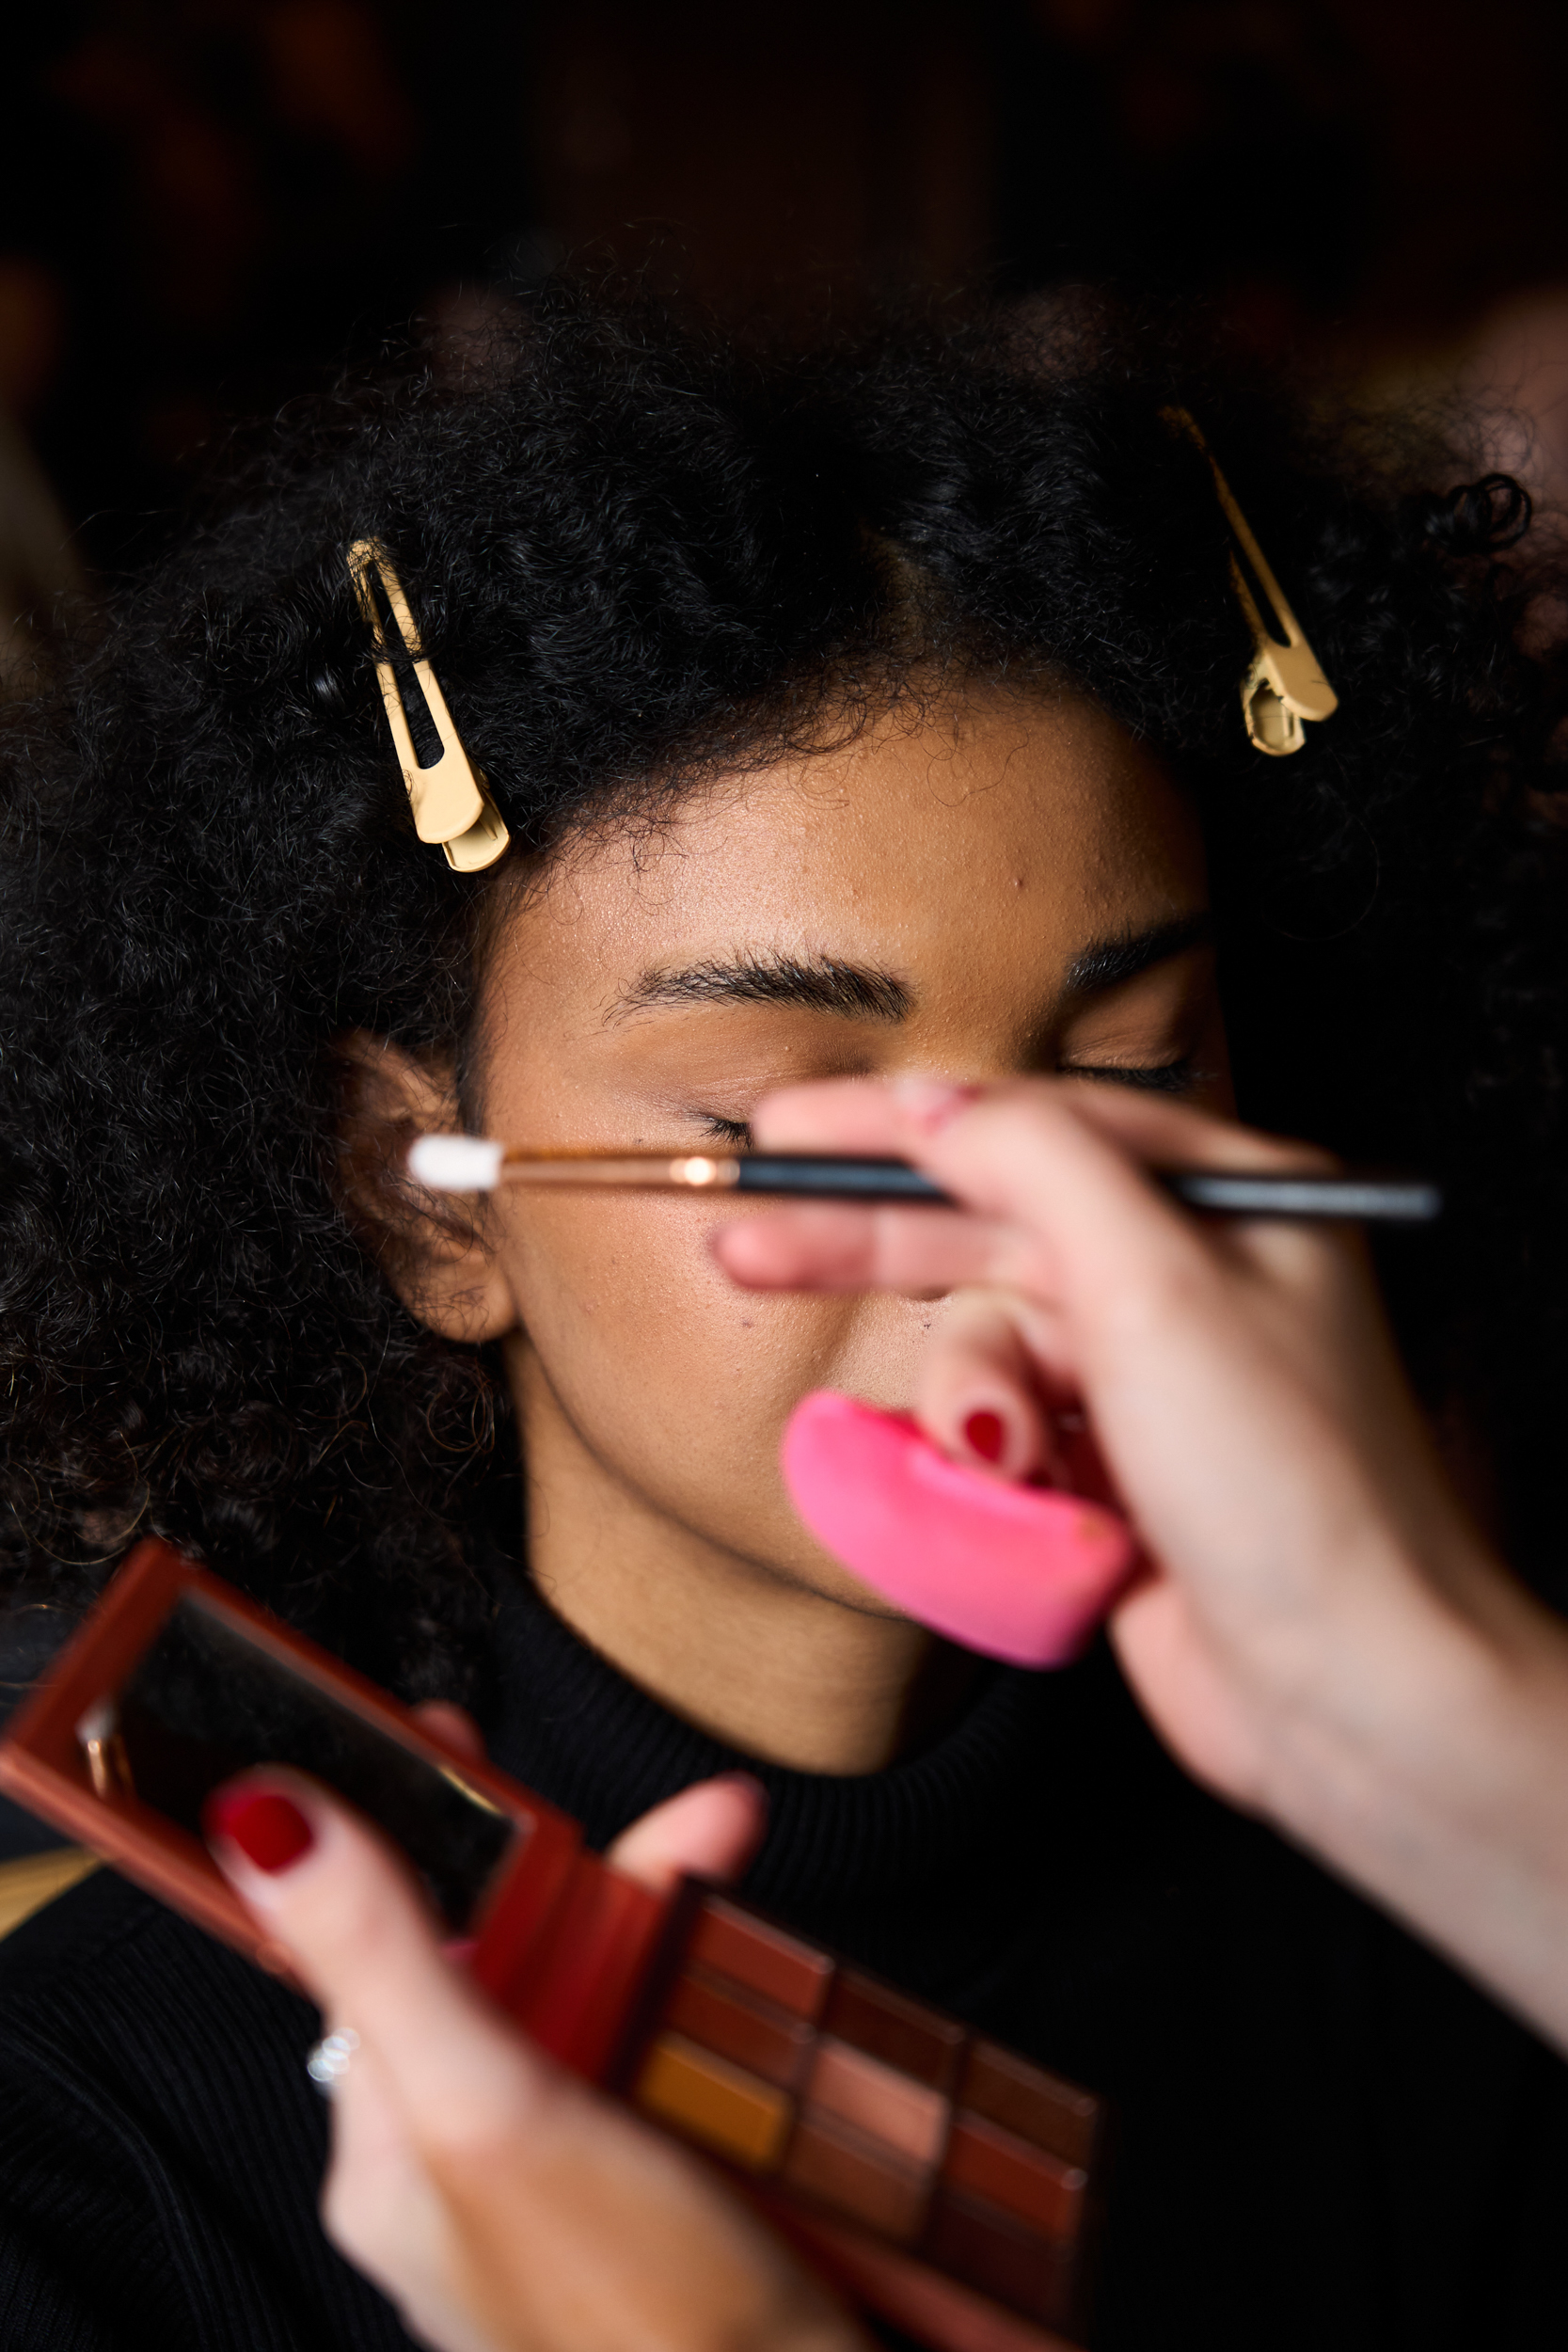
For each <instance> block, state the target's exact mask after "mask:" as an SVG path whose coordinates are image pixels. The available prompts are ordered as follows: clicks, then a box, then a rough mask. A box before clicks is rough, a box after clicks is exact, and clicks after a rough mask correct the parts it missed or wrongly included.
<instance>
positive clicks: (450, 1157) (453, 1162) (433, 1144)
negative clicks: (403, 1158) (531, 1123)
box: [408, 1136, 504, 1192]
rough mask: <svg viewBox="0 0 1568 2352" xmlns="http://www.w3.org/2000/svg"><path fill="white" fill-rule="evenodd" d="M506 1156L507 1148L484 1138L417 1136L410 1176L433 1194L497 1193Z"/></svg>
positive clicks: (410, 1154)
mask: <svg viewBox="0 0 1568 2352" xmlns="http://www.w3.org/2000/svg"><path fill="white" fill-rule="evenodd" d="M503 1156H504V1147H503V1146H502V1145H501V1144H499V1143H489V1142H487V1141H486V1140H485V1138H484V1137H483V1136H416V1137H415V1139H414V1141H413V1142H412V1143H411V1144H410V1145H409V1147H408V1173H409V1174H410V1176H412V1177H413V1179H414V1182H415V1183H416V1184H423V1185H425V1186H426V1188H427V1189H428V1190H429V1191H431V1192H493V1191H494V1190H495V1188H496V1186H497V1185H498V1184H499V1183H500V1178H501V1160H502V1158H503Z"/></svg>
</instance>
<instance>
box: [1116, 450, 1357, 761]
mask: <svg viewBox="0 0 1568 2352" xmlns="http://www.w3.org/2000/svg"><path fill="white" fill-rule="evenodd" d="M1160 414H1161V416H1162V417H1163V418H1164V421H1165V422H1166V423H1167V424H1174V425H1175V426H1177V427H1178V429H1179V430H1180V431H1181V432H1183V433H1185V434H1186V435H1187V436H1188V437H1189V438H1190V439H1192V440H1194V441H1196V444H1197V446H1198V448H1199V449H1200V450H1201V451H1202V452H1203V454H1204V455H1205V457H1207V458H1208V460H1209V465H1210V469H1211V471H1212V474H1213V477H1214V487H1215V489H1216V490H1217V491H1218V493H1219V501H1220V504H1221V506H1222V507H1223V508H1224V510H1225V518H1226V520H1227V523H1228V524H1229V525H1230V528H1231V530H1232V531H1233V532H1235V534H1236V538H1237V541H1238V543H1239V545H1240V547H1241V549H1242V552H1243V555H1244V556H1245V557H1246V560H1247V562H1248V564H1250V565H1251V566H1252V571H1253V575H1254V577H1255V578H1256V580H1257V581H1258V584H1259V587H1260V588H1261V589H1262V591H1263V594H1264V596H1266V597H1267V598H1268V600H1269V603H1270V605H1271V606H1272V607H1273V609H1274V616H1275V621H1276V622H1277V623H1278V625H1279V628H1280V630H1281V632H1282V634H1281V635H1279V636H1275V634H1274V632H1273V631H1272V630H1271V629H1269V628H1267V627H1266V626H1265V625H1264V621H1263V616H1262V614H1261V613H1260V612H1259V610H1258V604H1257V599H1256V598H1255V597H1254V596H1253V593H1252V590H1251V587H1250V586H1249V585H1248V582H1247V577H1246V574H1245V572H1243V569H1242V566H1241V564H1239V562H1238V561H1237V559H1236V555H1235V552H1234V550H1232V552H1231V557H1230V577H1231V579H1232V580H1233V581H1234V582H1235V587H1236V596H1237V599H1238V601H1239V602H1240V604H1241V608H1242V611H1243V613H1244V614H1245V616H1246V623H1247V627H1248V628H1250V629H1251V631H1252V642H1253V647H1254V651H1253V656H1252V661H1251V664H1250V666H1249V668H1248V670H1247V674H1246V675H1245V677H1244V678H1243V680H1242V716H1243V719H1244V720H1245V721H1246V731H1247V734H1248V736H1249V737H1250V738H1251V739H1252V741H1253V742H1254V743H1255V744H1256V745H1257V747H1258V749H1259V751H1260V752H1267V753H1268V755H1269V756H1270V758H1271V759H1283V758H1285V756H1286V755H1287V754H1288V753H1291V752H1299V751H1300V750H1301V748H1302V746H1303V744H1304V743H1305V742H1306V740H1307V730H1306V728H1305V726H1304V725H1303V723H1302V722H1303V721H1304V720H1307V719H1328V718H1331V717H1332V716H1333V714H1334V712H1335V711H1336V710H1338V707H1339V697H1338V694H1337V693H1336V692H1335V691H1334V689H1333V687H1332V686H1330V684H1329V682H1328V680H1327V678H1325V677H1324V675H1323V665H1322V664H1321V662H1320V661H1319V660H1318V657H1317V655H1316V654H1315V653H1314V652H1313V650H1312V648H1311V646H1310V645H1309V644H1307V636H1306V632H1305V631H1304V629H1303V628H1302V626H1301V623H1300V622H1299V621H1298V620H1297V619H1296V616H1295V614H1294V613H1293V612H1291V608H1290V606H1289V605H1288V604H1287V603H1286V601H1285V598H1284V596H1283V594H1282V592H1281V590H1280V585H1279V582H1278V580H1275V576H1274V574H1273V572H1271V571H1270V569H1269V567H1268V564H1266V563H1265V562H1264V560H1263V550H1262V548H1260V547H1259V544H1258V542H1257V540H1256V539H1255V538H1254V537H1253V535H1252V532H1250V531H1249V529H1248V528H1247V519H1246V516H1244V515H1243V512H1242V510H1241V508H1240V507H1239V506H1238V505H1237V503H1236V501H1235V500H1234V498H1233V497H1232V496H1231V493H1230V485H1229V483H1228V482H1227V480H1226V478H1225V476H1224V474H1223V473H1221V471H1220V469H1219V468H1218V466H1217V465H1216V464H1215V463H1214V455H1213V452H1212V450H1211V449H1210V447H1209V444H1208V442H1207V441H1206V440H1205V439H1204V437H1203V436H1202V434H1201V433H1200V432H1199V431H1198V428H1197V425H1196V421H1194V419H1193V418H1192V417H1190V416H1189V415H1188V413H1187V411H1186V409H1185V408H1162V409H1161V411H1160Z"/></svg>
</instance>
